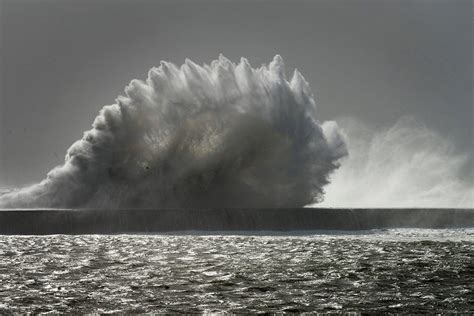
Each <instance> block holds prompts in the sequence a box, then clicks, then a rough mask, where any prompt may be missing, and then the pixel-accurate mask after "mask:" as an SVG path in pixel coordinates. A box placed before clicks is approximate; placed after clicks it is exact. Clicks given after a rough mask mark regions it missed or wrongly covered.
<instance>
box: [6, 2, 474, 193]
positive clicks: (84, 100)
mask: <svg viewBox="0 0 474 316" xmlns="http://www.w3.org/2000/svg"><path fill="white" fill-rule="evenodd" d="M472 21H473V5H472V1H467V0H466V1H459V0H443V1H440V0H432V1H425V0H416V1H415V0H413V1H399V0H394V1H383V0H382V1H367V0H364V1H359V0H351V1H349V0H327V1H289V0H286V1H264V0H257V1H235V0H233V1H232V0H223V1H204V0H196V1H191V0H169V1H151V0H133V1H132V0H127V1H124V0H95V1H90V0H82V1H79V0H28V1H25V0H0V185H4V186H22V185H27V184H31V183H35V182H38V181H39V180H41V179H43V178H44V177H45V175H46V173H47V172H48V171H49V170H51V169H52V168H53V167H54V166H56V165H59V164H62V162H63V160H64V155H65V153H66V150H67V148H68V147H69V146H70V145H71V144H72V143H73V142H74V141H76V140H78V139H80V138H81V137H82V133H83V131H85V130H88V129H90V125H91V124H92V122H93V120H94V117H95V116H96V115H97V113H98V111H99V110H100V109H101V108H102V106H104V105H106V104H112V103H114V99H115V97H116V96H117V95H119V94H121V93H122V91H123V88H124V87H125V86H126V85H127V84H128V83H129V81H130V80H131V79H133V78H138V79H144V78H146V74H147V71H148V69H149V68H151V67H152V66H155V65H158V64H159V62H160V60H167V61H171V62H174V63H176V64H182V63H183V62H184V60H185V58H190V59H192V60H193V61H195V62H197V63H209V62H211V61H212V60H213V59H215V58H217V57H218V55H219V54H220V53H223V54H224V55H225V56H226V57H228V58H229V59H231V60H233V61H235V62H237V61H238V60H239V58H240V57H241V56H244V57H246V58H248V60H249V61H250V63H251V64H252V65H253V66H254V67H255V66H259V65H261V64H262V63H267V62H269V61H271V59H272V58H273V56H274V55H275V54H280V55H281V56H282V57H283V58H284V60H285V64H286V67H287V72H288V74H290V73H291V71H292V69H294V68H298V69H299V70H300V71H301V72H302V74H303V75H304V76H305V78H306V79H307V80H308V81H309V83H310V85H311V87H312V89H313V92H314V94H315V99H316V103H317V105H318V111H319V117H320V119H321V120H331V119H336V120H337V119H338V118H342V117H354V118H356V119H359V120H361V121H363V122H364V123H366V124H370V125H373V126H376V127H380V128H383V127H389V126H391V125H393V124H394V123H395V122H396V120H397V119H398V118H400V117H402V116H404V115H413V116H414V117H415V118H416V119H418V120H419V121H421V122H423V123H425V124H426V125H427V126H428V127H429V128H432V129H433V130H435V131H437V132H438V133H440V134H441V135H442V136H443V137H445V138H447V139H449V140H451V141H452V142H453V143H454V145H455V146H456V148H457V150H458V151H459V152H467V153H469V154H471V155H472V154H474V144H473V139H474V137H473V120H474V116H473V115H474V114H473V94H472V91H473V76H472V74H473V68H472V55H473V53H472V38H473V25H472V24H473V22H472Z"/></svg>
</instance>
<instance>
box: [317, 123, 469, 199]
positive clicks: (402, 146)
mask: <svg viewBox="0 0 474 316" xmlns="http://www.w3.org/2000/svg"><path fill="white" fill-rule="evenodd" d="M338 122H339V123H340V126H341V129H342V131H343V133H344V134H346V135H347V137H346V140H347V146H348V150H349V152H350V155H349V156H348V157H346V158H344V159H343V160H342V161H341V168H339V169H338V170H337V171H336V172H335V173H334V174H333V175H332V176H331V178H330V184H328V185H327V186H326V187H325V191H326V194H325V198H324V201H323V202H322V203H320V204H317V205H315V206H321V207H362V208H366V207H434V208H437V207H464V208H466V207H467V208H472V207H473V206H474V186H473V184H472V182H469V179H466V180H464V179H463V177H462V176H461V174H462V172H463V170H465V169H467V168H468V166H469V163H470V160H469V159H472V158H470V157H469V155H467V154H463V153H458V152H456V150H455V148H454V146H453V144H452V143H451V142H449V141H448V140H447V139H444V138H443V137H442V136H440V135H439V134H437V133H436V132H434V131H433V130H430V129H429V128H427V127H426V126H425V125H424V124H423V123H421V122H420V121H417V120H416V119H415V118H413V117H411V116H405V117H402V118H400V119H399V120H398V121H397V122H396V123H395V124H394V125H393V126H391V127H389V128H385V129H382V130H380V129H379V130H377V129H373V128H371V127H369V126H367V125H365V124H363V123H362V122H360V121H358V120H356V119H353V118H344V119H340V120H338ZM471 181H472V180H471Z"/></svg>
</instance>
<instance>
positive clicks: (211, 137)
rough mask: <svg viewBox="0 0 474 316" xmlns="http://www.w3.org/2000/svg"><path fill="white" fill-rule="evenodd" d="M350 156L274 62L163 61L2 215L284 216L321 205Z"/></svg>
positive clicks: (15, 195) (296, 82) (301, 87)
mask: <svg viewBox="0 0 474 316" xmlns="http://www.w3.org/2000/svg"><path fill="white" fill-rule="evenodd" d="M346 155H347V149H346V145H345V142H344V139H343V138H342V137H341V134H340V133H339V131H338V127H337V125H336V123H335V122H324V123H322V124H320V123H319V122H318V120H317V116H316V106H315V102H314V99H313V97H312V93H311V91H310V88H309V86H308V83H307V82H306V81H305V79H304V78H303V76H302V75H301V74H300V73H299V72H298V71H297V70H295V72H294V75H293V77H292V79H291V80H290V81H287V80H286V79H285V72H284V65H283V60H282V58H281V57H280V56H278V55H277V56H275V58H274V59H273V61H272V62H271V63H270V64H269V65H268V66H266V65H263V66H262V67H261V68H258V69H253V68H252V67H251V66H250V65H249V63H248V62H247V60H246V59H244V58H242V59H241V61H240V63H238V64H237V65H236V64H234V63H232V62H230V61H229V60H228V59H226V58H225V57H223V56H220V57H219V59H218V60H216V61H213V62H212V63H211V65H204V66H199V65H196V64H195V63H193V62H192V61H190V60H186V62H185V64H184V65H182V66H181V67H176V66H175V65H173V64H171V63H167V62H161V65H160V66H159V67H157V68H152V69H150V71H149V72H148V78H147V79H146V81H145V82H143V81H140V80H132V81H131V83H130V84H129V85H128V86H127V87H126V88H125V96H120V97H118V98H117V100H116V103H115V104H112V105H108V106H105V107H104V108H103V109H102V110H101V111H100V113H99V115H98V116H97V117H96V119H95V121H94V123H93V125H92V129H91V130H89V131H87V132H85V133H84V136H83V138H82V139H81V140H79V141H77V142H75V143H74V144H73V145H72V146H71V147H70V148H69V150H68V151H67V154H66V158H65V163H64V164H63V165H61V166H58V167H56V168H55V169H53V170H51V171H50V172H49V174H48V176H47V178H46V179H45V180H43V181H42V182H40V183H38V184H35V185H32V186H30V187H27V188H24V189H21V190H17V191H15V192H10V193H7V194H5V195H3V196H2V197H1V198H0V207H4V208H7V207H8V208H20V207H61V208H62V207H65V208H77V207H95V208H102V207H103V208H124V207H133V208H154V207H213V206H227V207H246V206H248V207H283V206H292V207H293V206H304V205H307V204H310V203H315V202H318V201H321V199H322V197H323V187H324V186H325V185H326V184H327V183H328V176H329V175H330V174H331V172H332V171H334V170H335V169H336V168H337V167H338V166H339V164H338V161H339V159H340V158H342V157H344V156H346Z"/></svg>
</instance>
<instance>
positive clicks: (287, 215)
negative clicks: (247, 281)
mask: <svg viewBox="0 0 474 316" xmlns="http://www.w3.org/2000/svg"><path fill="white" fill-rule="evenodd" d="M462 227H474V209H419V208H416V209H328V208H278V209H238V208H235V209H232V208H221V209H154V210H151V209H147V210H143V209H141V210H125V209H121V210H90V209H88V210H60V209H54V210H38V209H35V210H18V209H15V210H0V234H3V235H15V234H17V235H46V234H116V233H154V232H173V231H309V230H348V231H355V230H368V229H380V228H462Z"/></svg>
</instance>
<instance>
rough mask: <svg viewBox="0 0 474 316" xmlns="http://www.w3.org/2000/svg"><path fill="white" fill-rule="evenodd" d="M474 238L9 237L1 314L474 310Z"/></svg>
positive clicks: (2, 252)
mask: <svg viewBox="0 0 474 316" xmlns="http://www.w3.org/2000/svg"><path fill="white" fill-rule="evenodd" d="M473 253H474V230H469V229H466V230H440V231H432V230H389V231H372V232H364V233H362V234H339V235H338V234H313V235H307V236H250V235H240V236H239V235H235V236H205V235H203V236H198V235H195V236H190V235H181V236H172V235H169V236H168V235H83V236H64V235H57V236H42V237H38V236H36V237H34V236H2V237H0V313H7V312H13V313H27V312H32V313H40V312H48V311H53V312H60V313H68V312H78V313H83V312H91V311H94V312H99V313H100V312H147V311H157V312H184V311H186V312H213V311H214V312H215V311H230V312H236V313H239V312H260V311H269V312H272V311H285V312H296V313H299V312H309V311H323V312H324V311H334V312H340V311H373V312H379V311H390V312H401V311H403V312H414V313H416V312H427V311H434V310H436V311H439V312H452V311H459V312H468V311H470V308H471V306H470V305H469V303H470V302H469V299H470V298H472V284H474V269H473V266H472V259H473V258H472V257H473Z"/></svg>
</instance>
